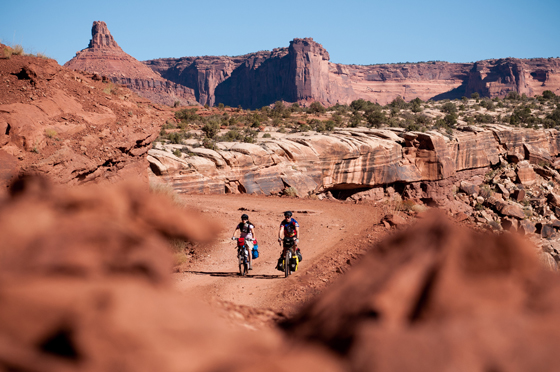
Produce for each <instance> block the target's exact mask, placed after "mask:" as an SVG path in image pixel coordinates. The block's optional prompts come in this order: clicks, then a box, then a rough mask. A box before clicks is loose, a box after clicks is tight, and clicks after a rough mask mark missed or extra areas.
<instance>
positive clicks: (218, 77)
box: [144, 38, 560, 108]
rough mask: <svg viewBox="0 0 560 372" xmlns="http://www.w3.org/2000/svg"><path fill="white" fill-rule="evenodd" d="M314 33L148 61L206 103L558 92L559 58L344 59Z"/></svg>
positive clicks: (244, 104) (382, 100) (246, 104)
mask: <svg viewBox="0 0 560 372" xmlns="http://www.w3.org/2000/svg"><path fill="white" fill-rule="evenodd" d="M329 58H330V57H329V53H328V52H327V51H326V50H325V49H324V48H323V47H322V46H321V44H319V43H317V42H315V41H314V40H313V39H312V38H305V39H294V40H292V41H291V42H290V46H289V47H288V48H278V49H274V50H273V51H272V52H258V53H253V54H247V55H243V56H237V57H224V56H222V57H208V56H205V57H183V58H167V59H156V60H151V61H145V62H144V63H145V64H146V65H147V66H149V67H150V68H152V69H153V70H154V71H156V72H158V73H160V74H161V75H162V76H163V77H165V78H166V79H168V80H171V81H173V82H175V83H178V84H181V85H184V86H187V87H189V88H192V89H193V90H194V94H195V95H196V99H197V100H198V102H199V103H201V104H209V105H215V104H217V103H223V104H225V105H229V106H232V107H237V106H239V105H241V106H242V107H245V108H260V107H262V106H264V105H269V104H271V103H274V102H275V101H279V100H283V101H286V102H303V103H306V102H312V101H319V102H322V103H323V104H325V105H334V104H336V103H341V104H348V103H350V102H351V101H353V100H355V99H359V98H362V99H366V100H369V101H372V102H378V103H380V104H386V103H388V102H391V101H392V100H393V99H395V98H396V97H397V96H400V97H402V98H403V99H405V100H407V101H410V100H412V99H414V98H416V97H419V98H420V99H422V100H425V101H426V100H429V99H434V100H437V99H446V98H447V99H455V98H461V97H462V96H470V95H471V94H472V93H475V92H477V93H479V94H480V95H481V96H486V97H501V98H503V97H505V96H506V95H507V94H508V93H509V92H517V93H519V94H526V95H527V96H534V95H536V94H542V92H543V91H544V90H551V91H553V92H555V93H557V94H560V60H559V59H558V58H548V59H545V58H537V59H516V58H506V59H498V60H485V61H479V62H476V63H447V62H422V63H405V64H386V65H370V66H357V65H342V64H337V63H332V62H330V61H329Z"/></svg>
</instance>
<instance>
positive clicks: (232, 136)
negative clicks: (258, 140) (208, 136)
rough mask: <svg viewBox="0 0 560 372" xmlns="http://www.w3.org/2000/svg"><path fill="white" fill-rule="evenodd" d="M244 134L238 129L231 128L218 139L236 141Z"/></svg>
mask: <svg viewBox="0 0 560 372" xmlns="http://www.w3.org/2000/svg"><path fill="white" fill-rule="evenodd" d="M244 137H245V136H244V135H243V134H241V133H240V132H239V131H237V130H235V129H233V130H230V131H228V132H227V133H226V134H224V135H223V136H221V137H219V138H218V141H224V142H237V141H241V140H243V138H244Z"/></svg>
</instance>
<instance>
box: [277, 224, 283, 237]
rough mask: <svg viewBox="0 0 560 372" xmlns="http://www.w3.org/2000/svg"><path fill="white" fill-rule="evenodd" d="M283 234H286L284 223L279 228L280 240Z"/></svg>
mask: <svg viewBox="0 0 560 372" xmlns="http://www.w3.org/2000/svg"><path fill="white" fill-rule="evenodd" d="M282 235H284V225H280V230H278V240H282Z"/></svg>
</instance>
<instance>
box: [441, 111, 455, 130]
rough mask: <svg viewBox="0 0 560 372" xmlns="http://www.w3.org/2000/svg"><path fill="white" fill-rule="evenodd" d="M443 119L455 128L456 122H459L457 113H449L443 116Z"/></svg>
mask: <svg viewBox="0 0 560 372" xmlns="http://www.w3.org/2000/svg"><path fill="white" fill-rule="evenodd" d="M443 121H444V122H445V124H447V126H448V127H450V128H453V127H454V126H455V124H457V114H455V113H452V114H447V115H445V117H444V118H443Z"/></svg>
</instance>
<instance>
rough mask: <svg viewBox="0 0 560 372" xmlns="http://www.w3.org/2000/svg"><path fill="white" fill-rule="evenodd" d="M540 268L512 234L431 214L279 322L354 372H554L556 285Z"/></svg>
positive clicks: (558, 333)
mask: <svg viewBox="0 0 560 372" xmlns="http://www.w3.org/2000/svg"><path fill="white" fill-rule="evenodd" d="M547 260H548V261H550V258H548V257H547ZM551 265H553V266H554V265H555V263H554V262H553V260H552V262H551ZM540 266H541V265H540V264H539V259H538V258H537V254H536V250H535V248H534V247H532V246H530V245H529V244H528V243H527V242H525V241H521V240H520V239H519V238H517V237H516V236H514V235H512V234H503V235H495V234H479V233H475V232H473V231H472V230H470V229H467V228H459V227H458V226H456V225H454V224H453V223H451V222H448V221H447V220H446V219H445V218H444V217H442V216H431V217H429V218H426V219H425V220H424V221H422V222H419V223H418V224H417V225H416V226H414V227H412V228H410V229H409V230H407V231H405V232H402V233H401V234H398V235H396V236H394V237H391V238H389V239H387V240H385V241H384V242H382V243H381V244H379V245H378V246H377V247H375V248H373V249H372V250H371V251H369V252H368V253H367V255H366V256H365V257H364V259H363V260H362V261H361V262H360V263H359V264H358V265H356V266H355V267H354V268H352V269H351V270H350V271H349V272H348V273H347V274H346V275H345V276H344V277H343V278H342V279H341V280H340V282H338V283H336V285H334V286H333V287H331V288H329V289H327V290H326V291H325V292H324V293H323V294H321V295H320V296H319V297H318V298H317V299H316V300H314V301H312V302H311V303H310V304H309V305H307V306H306V307H305V308H304V309H303V310H302V311H301V312H300V313H299V314H298V315H296V317H295V318H294V319H292V320H289V321H287V322H285V323H284V325H283V326H284V328H285V329H286V330H288V332H289V333H290V334H292V335H293V336H295V337H297V338H299V339H301V340H307V341H311V342H316V343H318V344H320V345H322V346H326V347H328V348H330V349H331V350H333V351H335V352H337V353H339V355H341V357H343V358H345V359H346V360H347V362H348V364H349V366H350V368H349V369H350V370H352V371H371V370H376V371H433V370H440V371H443V370H465V371H466V370H468V371H487V370H489V369H493V370H508V371H523V370H533V369H538V370H545V371H553V370H555V369H556V365H555V359H556V354H557V353H556V347H555V345H554V343H551V342H550V340H555V339H558V337H560V325H559V323H558V322H557V321H556V318H557V317H558V316H559V314H560V301H559V300H558V293H560V280H559V278H558V277H557V276H556V275H553V274H552V273H546V272H544V270H543V269H542V268H541V267H540ZM529 283H530V284H529ZM458 294H459V295H458ZM512 325H515V326H512ZM513 355H515V357H513ZM465 356H468V357H465Z"/></svg>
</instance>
